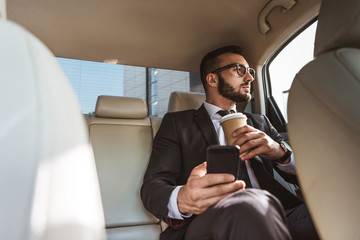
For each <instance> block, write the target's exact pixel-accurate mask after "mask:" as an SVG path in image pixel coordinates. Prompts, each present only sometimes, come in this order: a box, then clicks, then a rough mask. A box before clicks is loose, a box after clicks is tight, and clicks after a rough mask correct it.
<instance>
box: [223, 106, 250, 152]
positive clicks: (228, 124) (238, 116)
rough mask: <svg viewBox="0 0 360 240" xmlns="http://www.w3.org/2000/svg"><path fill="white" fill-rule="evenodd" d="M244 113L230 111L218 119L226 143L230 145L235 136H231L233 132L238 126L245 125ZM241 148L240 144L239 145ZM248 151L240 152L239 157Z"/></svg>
mask: <svg viewBox="0 0 360 240" xmlns="http://www.w3.org/2000/svg"><path fill="white" fill-rule="evenodd" d="M246 119H247V117H246V115H245V114H242V113H232V114H228V115H225V116H224V117H222V118H221V120H220V125H221V126H222V128H223V130H224V134H225V138H226V141H227V144H228V145H232V144H233V143H234V142H235V140H236V139H237V138H235V137H233V136H232V134H233V132H234V131H235V130H236V129H238V128H239V127H242V126H244V125H246V124H247V123H246ZM240 149H241V146H240ZM247 153H248V152H244V153H241V154H240V157H242V156H243V155H245V154H247Z"/></svg>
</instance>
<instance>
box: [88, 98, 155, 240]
mask: <svg viewBox="0 0 360 240" xmlns="http://www.w3.org/2000/svg"><path fill="white" fill-rule="evenodd" d="M86 118H87V121H88V124H89V131H90V140H91V143H92V146H93V150H94V155H95V161H96V166H97V171H98V176H99V182H100V191H101V196H102V202H103V207H104V213H105V224H106V229H107V239H117V240H120V239H159V234H160V232H161V225H160V221H159V220H158V219H156V218H155V217H153V216H152V215H151V214H150V213H148V212H147V211H146V210H145V209H144V208H143V204H142V202H141V199H140V193H139V191H140V186H141V183H142V179H143V176H144V172H145V169H146V167H147V164H148V160H149V157H150V153H151V148H152V140H153V135H155V134H154V133H153V132H156V129H157V127H158V125H159V124H157V123H158V122H159V119H155V123H153V125H152V124H151V120H150V118H149V117H148V110H147V105H146V103H145V101H144V100H142V99H138V98H127V97H115V96H99V97H98V100H97V104H96V110H95V117H92V118H91V117H89V116H86Z"/></svg>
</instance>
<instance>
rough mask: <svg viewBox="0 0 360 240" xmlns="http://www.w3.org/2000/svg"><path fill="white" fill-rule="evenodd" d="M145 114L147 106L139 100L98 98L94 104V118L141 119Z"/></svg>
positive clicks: (114, 97) (112, 97)
mask: <svg viewBox="0 0 360 240" xmlns="http://www.w3.org/2000/svg"><path fill="white" fill-rule="evenodd" d="M147 114H148V110H147V105H146V103H145V101H144V100H143V99H141V98H130V97H117V96H99V97H98V99H97V102H96V108H95V116H96V117H102V118H127V119H143V118H146V117H147Z"/></svg>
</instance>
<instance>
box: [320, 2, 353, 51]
mask: <svg viewBox="0 0 360 240" xmlns="http://www.w3.org/2000/svg"><path fill="white" fill-rule="evenodd" d="M343 47H346V48H360V1H359V0H346V1H339V0H323V2H322V5H321V8H320V13H319V23H318V27H317V32H316V39H315V50H314V55H315V56H318V55H319V54H322V53H325V52H328V51H331V50H334V49H338V48H343Z"/></svg>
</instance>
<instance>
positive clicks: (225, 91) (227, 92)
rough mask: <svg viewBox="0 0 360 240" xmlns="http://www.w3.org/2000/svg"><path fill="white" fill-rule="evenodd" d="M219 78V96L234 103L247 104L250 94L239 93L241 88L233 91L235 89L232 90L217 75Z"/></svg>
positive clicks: (219, 75)
mask: <svg viewBox="0 0 360 240" xmlns="http://www.w3.org/2000/svg"><path fill="white" fill-rule="evenodd" d="M218 77H219V85H218V91H219V93H220V95H221V96H223V97H225V98H227V99H229V100H231V101H234V102H249V101H250V99H251V94H250V93H241V92H240V90H241V87H240V89H239V91H238V92H236V91H235V88H233V87H232V86H231V85H230V84H228V83H227V82H226V81H225V79H224V78H223V77H222V76H221V74H218Z"/></svg>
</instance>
